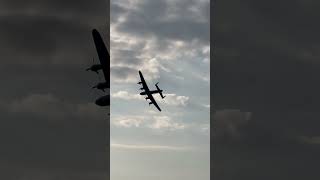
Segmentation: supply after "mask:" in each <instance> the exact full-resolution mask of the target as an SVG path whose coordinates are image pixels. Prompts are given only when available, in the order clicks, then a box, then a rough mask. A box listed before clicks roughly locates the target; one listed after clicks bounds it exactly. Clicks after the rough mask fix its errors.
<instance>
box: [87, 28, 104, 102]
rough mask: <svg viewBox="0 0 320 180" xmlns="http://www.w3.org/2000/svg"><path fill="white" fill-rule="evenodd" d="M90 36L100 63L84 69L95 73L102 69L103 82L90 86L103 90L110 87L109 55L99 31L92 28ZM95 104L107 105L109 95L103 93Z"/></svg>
mask: <svg viewBox="0 0 320 180" xmlns="http://www.w3.org/2000/svg"><path fill="white" fill-rule="evenodd" d="M92 36H93V40H94V44H95V46H96V49H97V53H98V56H99V60H100V64H94V65H92V66H91V67H89V68H87V69H86V70H87V71H89V70H90V71H94V72H96V73H98V71H99V70H102V72H103V75H104V78H105V82H100V83H98V84H97V85H95V86H93V87H92V88H97V89H100V90H102V91H103V92H104V90H105V89H107V88H110V67H109V66H110V55H109V52H108V50H107V48H106V46H105V44H104V42H103V40H102V38H101V35H100V33H99V32H98V31H97V30H96V29H93V30H92ZM95 104H96V105H98V106H109V105H110V95H105V96H102V97H100V98H98V99H97V100H96V102H95Z"/></svg>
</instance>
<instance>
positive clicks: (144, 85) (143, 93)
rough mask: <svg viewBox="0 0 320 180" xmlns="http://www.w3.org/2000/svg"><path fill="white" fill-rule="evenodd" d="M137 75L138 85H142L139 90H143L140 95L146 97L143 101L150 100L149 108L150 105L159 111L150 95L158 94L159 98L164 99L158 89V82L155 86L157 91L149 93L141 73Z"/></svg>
mask: <svg viewBox="0 0 320 180" xmlns="http://www.w3.org/2000/svg"><path fill="white" fill-rule="evenodd" d="M139 75H140V79H141V81H140V82H138V84H142V88H140V90H144V91H143V92H141V93H140V95H147V97H146V98H145V99H146V100H147V99H150V101H151V102H149V106H150V104H153V105H154V106H155V107H156V108H157V109H158V110H159V111H161V109H160V107H159V106H158V104H157V102H156V101H155V100H154V98H153V96H152V94H156V93H159V94H160V96H161V97H162V99H163V98H165V97H166V96H163V94H162V90H161V89H160V88H159V87H158V83H159V82H158V83H156V84H155V86H156V87H157V90H152V91H150V90H149V88H148V86H147V83H146V81H145V80H144V78H143V75H142V73H141V71H139Z"/></svg>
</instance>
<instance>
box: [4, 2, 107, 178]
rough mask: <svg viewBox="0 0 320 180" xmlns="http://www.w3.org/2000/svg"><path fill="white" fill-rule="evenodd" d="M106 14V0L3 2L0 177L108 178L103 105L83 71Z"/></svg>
mask: <svg viewBox="0 0 320 180" xmlns="http://www.w3.org/2000/svg"><path fill="white" fill-rule="evenodd" d="M109 13H110V12H109V3H108V1H105V0H93V1H84V0H80V1H79V0H77V1H74V0H69V1H62V0H41V1H37V0H30V1H9V0H1V1H0V27H1V28H0V39H1V41H0V61H1V66H0V82H1V85H2V86H1V89H0V142H1V148H0V159H1V161H0V166H1V168H0V179H15V180H26V179H32V180H58V179H59V180H87V179H90V180H94V179H96V180H102V179H103V180H105V179H108V177H109V173H108V170H109V168H108V167H109V166H108V164H109V159H108V158H107V156H106V152H107V149H106V147H107V146H108V144H107V142H108V134H107V133H108V122H109V120H108V119H107V118H108V116H107V111H108V109H105V108H100V107H97V106H95V105H94V104H93V103H92V102H94V100H95V99H96V98H98V97H99V96H100V95H102V93H101V92H97V91H93V90H91V87H92V86H93V85H95V84H96V83H98V82H99V77H97V76H96V74H95V73H91V72H86V71H85V69H86V68H87V67H88V66H89V65H91V64H92V59H93V58H95V61H96V62H97V53H96V50H95V47H94V43H93V39H92V36H91V30H92V29H93V28H97V29H98V30H99V32H100V33H101V34H102V36H103V38H104V40H105V42H106V44H109V41H108V39H109ZM108 46H109V45H108ZM100 79H103V77H102V76H100Z"/></svg>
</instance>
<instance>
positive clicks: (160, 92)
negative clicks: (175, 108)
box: [155, 82, 166, 99]
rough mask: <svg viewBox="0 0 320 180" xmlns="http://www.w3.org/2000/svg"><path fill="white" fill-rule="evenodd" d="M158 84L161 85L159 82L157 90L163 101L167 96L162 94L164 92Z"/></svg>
mask: <svg viewBox="0 0 320 180" xmlns="http://www.w3.org/2000/svg"><path fill="white" fill-rule="evenodd" d="M158 83H159V82H157V83H156V84H155V85H156V87H157V90H158V92H159V94H160V96H161V98H162V99H163V98H165V97H166V96H164V95H163V94H162V90H161V89H160V88H159V87H158Z"/></svg>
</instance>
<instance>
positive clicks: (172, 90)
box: [110, 0, 210, 180]
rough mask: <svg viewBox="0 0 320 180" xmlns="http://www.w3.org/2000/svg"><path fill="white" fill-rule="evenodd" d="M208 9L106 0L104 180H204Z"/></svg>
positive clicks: (181, 0)
mask: <svg viewBox="0 0 320 180" xmlns="http://www.w3.org/2000/svg"><path fill="white" fill-rule="evenodd" d="M209 3H210V2H209V0H188V1H185V0H170V1H169V0H159V1H148V0H139V1H136V0H120V1H118V0H111V2H110V10H111V14H110V47H111V48H110V49H111V51H110V53H111V54H110V56H111V65H110V67H111V104H112V106H111V109H110V111H111V125H110V126H111V179H115V180H126V179H132V180H149V179H155V180H156V179H159V180H160V179H167V180H177V179H185V180H194V179H203V180H204V179H209V176H210V172H209V171H210V168H209V167H210V148H209V147H210V139H209V138H210V129H209V128H210V122H209V121H210V4H209ZM139 70H141V72H142V73H143V75H144V78H145V80H146V82H147V84H148V86H149V88H150V89H155V86H154V84H155V83H157V82H159V87H160V88H161V89H163V93H164V95H166V98H165V99H161V98H160V97H159V95H157V94H156V95H154V97H155V98H156V100H157V102H158V105H159V106H160V108H161V109H162V111H161V112H159V111H158V110H157V109H156V108H155V107H153V106H149V105H148V102H147V101H145V99H144V97H142V96H140V95H139V93H140V90H139V88H141V87H140V85H138V84H137V82H139V81H140V78H139V74H138V71H139Z"/></svg>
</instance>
